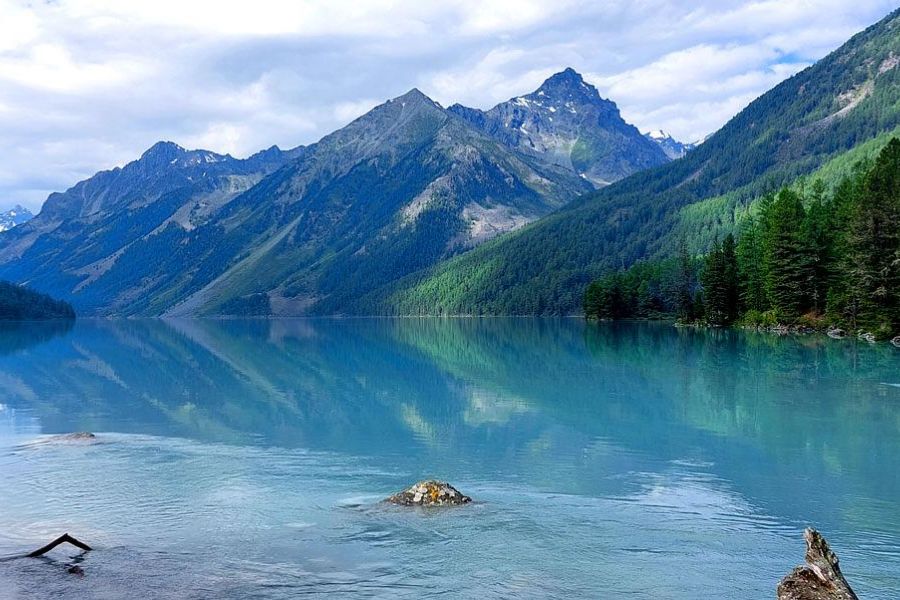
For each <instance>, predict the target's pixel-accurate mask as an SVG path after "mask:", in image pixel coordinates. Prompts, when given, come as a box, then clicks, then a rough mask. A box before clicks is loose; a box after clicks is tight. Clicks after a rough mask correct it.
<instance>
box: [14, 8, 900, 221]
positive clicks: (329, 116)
mask: <svg viewBox="0 0 900 600" xmlns="http://www.w3.org/2000/svg"><path fill="white" fill-rule="evenodd" d="M893 8H894V5H893V0H891V1H888V0H856V1H855V2H853V3H847V2H845V1H843V0H798V1H797V2H781V1H777V2H776V1H774V0H773V1H770V0H762V1H750V2H748V1H741V0H698V1H697V2H693V3H690V4H687V3H682V2H675V1H674V0H630V1H626V0H603V1H596V0H492V1H485V0H456V1H453V2H440V3H439V2H421V1H420V0H365V1H363V0H304V1H302V2H284V1H282V0H255V1H254V2H252V3H237V2H234V3H223V2H219V1H211V0H152V1H150V0H129V1H128V2H121V1H119V0H56V1H54V2H30V1H27V0H0V149H2V150H0V152H2V154H0V208H2V207H4V206H5V205H11V204H15V203H16V202H22V203H24V204H27V205H28V206H30V207H31V208H37V207H38V206H39V205H40V203H41V201H42V200H43V199H44V198H45V197H46V195H47V194H48V193H49V192H51V191H54V190H59V189H65V188H66V187H69V186H70V185H72V184H73V183H75V182H76V181H77V180H79V179H82V178H84V177H86V176H89V175H91V174H93V173H94V172H96V171H97V170H100V169H103V168H109V167H112V166H115V165H121V164H123V163H125V162H127V161H128V160H131V159H133V158H135V157H137V156H139V155H140V153H141V152H142V151H143V150H144V149H146V148H147V147H148V146H150V145H151V144H152V143H154V142H155V141H157V140H159V139H171V140H173V141H176V142H179V143H181V144H182V145H185V146H193V147H207V148H208V149H210V150H214V151H217V152H230V153H232V154H234V155H236V156H246V155H248V154H250V153H252V152H254V151H256V150H259V149H261V148H264V147H268V146H270V145H272V144H278V145H279V146H282V147H291V146H295V145H298V144H301V143H309V142H313V141H315V140H317V139H318V138H320V137H321V136H322V135H325V134H327V133H329V132H330V131H332V130H333V129H335V128H337V127H339V126H341V125H343V124H345V123H347V122H348V121H350V120H352V119H353V118H355V117H357V116H359V115H360V114H362V113H363V112H365V111H366V110H368V109H369V108H371V107H372V106H373V105H375V104H377V103H380V102H381V101H383V100H384V99H387V98H390V97H393V96H397V95H399V94H402V93H404V92H405V91H407V90H408V89H409V88H411V87H413V86H417V87H419V88H420V89H422V91H424V92H425V93H426V94H429V95H431V96H432V97H434V98H435V99H436V100H438V101H439V102H441V103H442V104H444V105H450V104H452V103H454V102H462V103H464V104H468V105H474V106H479V107H489V106H491V105H493V104H494V103H496V102H498V101H502V100H505V99H507V98H509V97H512V96H515V95H518V94H522V93H526V92H528V91H531V90H533V89H534V88H535V87H537V86H538V85H540V83H541V81H542V80H543V79H544V78H546V77H547V76H548V75H550V74H552V73H554V72H556V71H559V70H561V69H562V68H564V67H566V66H572V67H574V68H576V69H577V70H579V71H581V72H583V73H585V76H586V78H587V79H588V80H590V81H592V82H593V83H595V84H596V85H597V86H598V88H599V89H600V90H601V93H603V94H604V95H605V96H607V97H610V98H611V99H613V100H615V101H616V102H617V103H618V104H619V106H620V107H621V109H622V113H623V115H624V116H625V117H626V118H627V119H629V120H631V121H632V122H634V123H635V124H636V125H638V126H639V127H640V128H641V129H643V130H647V129H651V128H652V129H656V128H663V129H666V130H667V131H671V132H672V133H673V134H674V135H676V137H680V138H682V139H692V138H696V137H700V136H702V135H705V134H706V133H709V132H710V131H712V130H714V129H716V128H718V127H719V126H721V125H722V124H723V123H724V122H725V121H727V120H728V119H729V118H730V117H731V116H732V115H733V114H734V113H735V112H737V111H738V110H740V109H741V108H742V107H743V106H745V105H746V104H747V103H748V102H749V101H751V100H752V99H753V98H754V97H756V96H757V95H759V94H760V93H762V92H764V91H765V90H766V89H768V88H770V87H771V86H772V85H774V84H776V83H777V82H778V81H781V80H782V79H784V78H785V77H787V76H789V75H791V74H792V73H794V72H796V71H797V70H799V69H801V68H803V66H805V65H807V64H809V63H811V62H812V61H815V60H816V59H818V58H820V57H821V56H823V55H824V54H825V53H827V52H828V51H829V50H831V49H833V48H835V47H837V46H838V45H840V43H841V42H843V41H844V40H845V39H846V38H847V37H849V36H850V35H851V34H852V33H853V32H855V31H859V30H860V29H862V28H864V27H865V26H867V25H869V24H871V23H872V22H874V21H876V20H877V19H879V18H880V17H882V16H883V15H884V14H886V13H887V12H889V11H890V10H891V9H893Z"/></svg>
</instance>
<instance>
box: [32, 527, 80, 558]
mask: <svg viewBox="0 0 900 600" xmlns="http://www.w3.org/2000/svg"><path fill="white" fill-rule="evenodd" d="M65 543H69V544H72V545H73V546H75V547H76V548H81V549H82V550H84V551H85V552H87V551H89V550H91V547H90V546H88V545H87V544H85V543H84V542H80V541H78V540H76V539H75V538H73V537H72V536H71V535H69V534H68V533H64V534H62V535H61V536H59V537H58V538H56V539H55V540H53V541H52V542H50V543H49V544H47V545H46V546H42V547H40V548H38V549H37V550H35V551H34V552H30V553H28V554H26V556H28V557H29V558H35V557H38V556H43V555H44V554H47V553H48V552H50V551H51V550H53V549H54V548H56V547H57V546H59V545H60V544H65Z"/></svg>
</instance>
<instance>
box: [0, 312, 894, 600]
mask: <svg viewBox="0 0 900 600" xmlns="http://www.w3.org/2000/svg"><path fill="white" fill-rule="evenodd" d="M72 431H93V432H95V433H97V441H96V443H90V444H85V443H75V442H60V441H55V440H53V438H52V437H49V436H50V434H58V433H67V432H72ZM898 457H900V350H897V349H895V348H893V347H891V346H888V345H879V346H869V345H868V344H864V343H863V344H861V343H858V342H856V341H855V340H845V341H833V340H828V339H826V338H820V337H805V338H776V337H772V336H766V335H756V334H745V333H739V332H726V331H713V332H706V331H694V330H681V329H676V328H673V327H670V326H668V325H665V324H646V323H645V324H601V325H596V324H585V323H583V322H581V321H580V320H577V319H567V320H539V319H485V320H477V319H452V320H437V319H432V320H428V319H425V320H413V319H404V320H389V319H372V320H345V321H332V320H285V321H185V322H161V321H79V322H78V323H77V324H76V325H75V326H74V327H71V328H67V327H63V326H54V325H41V326H39V325H33V324H32V325H19V326H10V325H5V326H2V327H0V555H11V554H14V553H16V552H23V551H26V550H30V549H33V548H36V547H38V546H40V545H42V544H43V543H45V542H47V541H49V540H50V539H52V538H53V537H55V536H57V535H59V534H60V533H62V532H64V531H68V532H70V533H72V534H73V535H75V536H77V537H79V538H81V539H83V540H84V541H86V542H88V543H90V544H92V545H94V546H95V548H96V549H95V551H93V552H91V553H88V554H87V555H84V556H81V557H78V556H76V552H75V551H74V549H63V548H62V547H61V548H59V549H57V550H55V551H53V552H52V553H51V554H49V555H47V557H45V558H43V559H15V560H6V561H0V597H2V598H55V597H58V598H63V597H76V596H77V597H79V598H123V597H139V598H142V599H149V598H295V597H297V596H302V595H310V596H314V597H315V596H321V597H336V596H340V595H353V596H354V597H357V596H358V597H366V596H371V597H390V598H405V597H415V598H419V597H431V596H441V595H442V596H444V597H450V598H509V597H513V596H515V597H521V598H543V597H554V598H585V597H587V598H621V597H632V598H673V599H676V598H677V599H688V598H690V599H696V598H771V597H774V589H775V585H776V583H777V581H778V580H779V579H780V577H781V576H782V575H784V574H785V573H787V572H788V571H789V570H790V569H791V568H793V567H794V566H795V565H796V564H798V563H800V562H801V560H802V556H803V550H804V547H803V541H802V536H801V532H802V529H803V527H805V526H807V525H814V526H816V527H818V528H819V529H820V530H821V531H822V532H823V533H824V534H825V535H826V537H827V538H828V540H829V541H830V542H831V544H832V546H833V547H834V548H835V550H836V551H837V552H838V554H839V556H840V558H841V564H842V566H843V569H844V571H845V574H846V575H847V577H848V579H849V580H850V582H851V584H853V586H854V587H855V589H856V590H857V592H858V593H859V595H860V597H862V598H897V597H898V593H897V591H896V590H898V589H900V469H898V468H897V466H898ZM428 476H434V477H439V478H443V479H446V480H449V481H451V482H452V483H454V484H455V485H456V486H457V487H458V488H459V489H460V490H462V491H463V492H464V493H467V494H469V495H471V496H472V497H473V498H475V499H476V500H477V502H476V503H475V504H473V505H470V506H466V507H461V508H457V509H450V510H436V511H421V510H409V509H405V510H403V509H398V508H394V507H388V506H384V505H381V504H379V502H378V501H379V499H381V498H383V497H384V496H386V495H388V494H389V493H391V492H394V491H397V490H399V489H401V488H403V487H405V486H407V485H408V484H410V483H412V482H413V481H415V480H418V479H422V478H425V477H428ZM72 557H75V558H72ZM73 560H75V561H80V562H79V564H80V566H81V567H82V568H83V570H84V576H83V577H79V576H76V575H71V574H68V573H67V572H66V568H67V566H68V565H70V564H72V561H73Z"/></svg>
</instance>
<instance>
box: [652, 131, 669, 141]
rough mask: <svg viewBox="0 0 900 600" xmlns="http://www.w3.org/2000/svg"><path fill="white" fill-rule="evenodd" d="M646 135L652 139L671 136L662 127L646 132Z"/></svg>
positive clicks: (667, 138)
mask: <svg viewBox="0 0 900 600" xmlns="http://www.w3.org/2000/svg"><path fill="white" fill-rule="evenodd" d="M647 137H649V138H652V139H654V140H670V139H672V136H671V135H669V134H668V133H666V132H665V131H663V130H662V129H654V130H652V131H648V132H647Z"/></svg>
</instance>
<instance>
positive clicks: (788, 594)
mask: <svg viewBox="0 0 900 600" xmlns="http://www.w3.org/2000/svg"><path fill="white" fill-rule="evenodd" d="M803 538H804V539H805V540H806V564H805V565H801V566H799V567H797V568H796V569H794V570H793V571H791V572H790V573H788V575H786V576H785V578H784V579H782V580H781V583H779V584H778V600H859V599H858V598H857V597H856V594H854V593H853V590H852V589H850V584H848V583H847V580H846V579H844V575H843V574H842V573H841V568H840V567H839V566H838V557H837V554H835V553H834V552H832V551H831V548H829V547H828V542H826V541H825V538H824V537H822V534H820V533H819V532H818V531H816V530H815V529H810V528H807V529H806V531H804V532H803Z"/></svg>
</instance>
